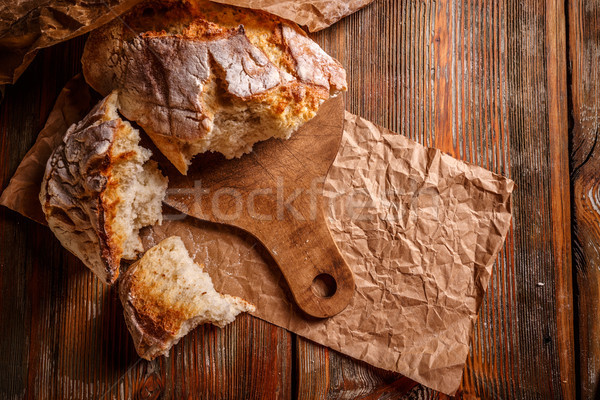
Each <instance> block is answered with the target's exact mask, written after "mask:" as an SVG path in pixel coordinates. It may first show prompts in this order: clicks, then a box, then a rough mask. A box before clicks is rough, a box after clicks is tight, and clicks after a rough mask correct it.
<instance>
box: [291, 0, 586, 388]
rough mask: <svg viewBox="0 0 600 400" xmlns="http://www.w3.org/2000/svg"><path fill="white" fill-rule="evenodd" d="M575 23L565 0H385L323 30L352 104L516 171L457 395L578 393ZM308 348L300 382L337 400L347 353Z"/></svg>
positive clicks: (423, 138)
mask: <svg viewBox="0 0 600 400" xmlns="http://www.w3.org/2000/svg"><path fill="white" fill-rule="evenodd" d="M564 21H565V17H564V7H563V5H562V3H561V2H558V1H544V0H537V1H532V2H527V3H526V4H524V3H523V2H520V1H514V0H506V1H497V2H485V1H462V2H455V1H447V0H442V1H436V2H433V1H411V0H404V1H394V0H387V1H386V0H380V1H377V2H375V3H374V4H373V5H371V6H369V7H368V8H367V9H365V10H362V11H361V12H359V13H357V14H355V15H352V16H350V17H348V18H347V19H345V20H343V21H341V22H340V23H338V24H337V26H342V27H343V30H342V32H339V31H338V30H336V29H333V30H327V31H324V32H321V33H319V34H316V35H314V37H315V38H316V39H317V41H318V42H319V43H320V44H321V45H322V46H323V47H324V48H325V49H326V50H328V51H329V52H330V53H332V54H335V55H336V57H338V59H340V60H341V61H342V63H343V64H344V65H345V66H346V68H347V70H348V76H349V78H350V88H349V92H348V94H347V96H346V106H347V109H348V110H349V111H351V112H353V113H356V114H359V115H361V116H364V117H366V118H368V119H370V120H372V121H374V122H376V123H378V124H380V125H383V126H385V127H388V128H390V129H392V130H395V131H397V132H401V133H403V134H405V135H407V136H408V137H410V138H412V139H414V140H416V141H418V142H420V143H422V144H424V145H427V146H436V147H438V148H441V149H443V150H444V151H447V152H448V153H450V154H452V155H454V156H455V157H458V158H461V159H463V160H465V161H468V162H472V163H475V164H478V165H481V166H483V167H486V168H488V169H491V170H492V171H495V172H498V173H501V174H504V175H506V176H509V177H512V178H513V179H514V180H515V181H516V182H517V191H516V194H515V197H514V226H513V229H512V230H511V231H510V232H509V235H508V237H507V241H506V246H505V248H504V249H503V250H502V252H501V253H500V254H499V256H498V259H497V262H496V265H495V267H494V274H493V276H492V279H491V281H490V287H489V290H488V294H487V296H486V297H485V299H484V301H483V304H482V309H481V312H480V317H479V320H478V321H477V323H476V325H475V333H474V338H473V342H472V351H471V355H470V357H469V359H468V360H467V367H466V369H465V376H464V380H463V384H462V387H461V390H460V392H459V396H458V397H465V398H467V397H469V398H470V397H473V396H475V397H482V398H511V397H517V398H519V397H534V396H535V397H537V396H540V397H548V396H550V397H563V398H574V396H575V376H574V351H573V342H574V339H573V337H574V336H573V320H572V314H571V310H572V299H573V297H572V296H573V293H572V284H571V261H570V254H571V251H570V232H569V207H570V205H569V196H568V193H569V181H568V159H567V158H566V157H567V155H568V141H567V140H568V136H567V135H568V132H567V129H566V128H567V125H566V123H567V121H568V120H567V117H568V110H567V108H566V107H567V101H566V100H567V99H566V75H565V73H566V60H565V57H564V54H565V38H566V35H565V26H564ZM297 349H298V350H297V351H298V358H299V361H298V363H299V365H300V366H301V367H300V368H299V371H298V372H299V382H300V383H299V385H300V386H302V385H306V386H310V387H317V388H319V389H318V391H316V392H317V393H325V395H327V396H329V397H332V398H334V397H336V396H337V395H338V393H337V392H336V393H335V395H334V394H333V392H332V390H331V389H328V391H327V392H323V390H324V389H323V387H322V385H331V376H332V371H334V370H335V369H336V368H339V367H338V365H339V364H340V359H343V358H344V357H343V356H340V355H339V354H337V353H334V352H325V353H324V350H323V349H322V348H321V347H320V346H317V345H314V344H312V343H304V342H303V341H302V339H299V340H298V346H297ZM333 365H335V367H334V366H333ZM302 366H306V367H304V368H303V367H302ZM308 366H313V367H312V368H309V367H308ZM314 369H317V370H320V371H324V372H323V373H320V374H316V373H314ZM365 373H371V374H377V372H366V371H365V370H362V369H358V370H357V371H356V372H355V375H353V374H352V372H347V373H346V374H345V375H344V376H345V378H344V379H346V380H348V381H349V382H352V381H354V380H356V379H358V378H357V376H358V375H360V374H365ZM372 379H380V380H381V382H383V381H385V379H388V377H384V376H383V375H379V377H378V378H372ZM387 384H388V385H389V384H390V383H389V382H388V383H387ZM336 386H337V387H339V386H343V384H339V383H337V384H336ZM371 390H373V391H374V392H376V391H377V389H375V388H373V389H371ZM412 395H414V396H417V397H418V398H436V397H439V394H437V393H434V392H432V391H430V390H427V389H425V388H420V389H419V387H417V388H416V389H415V391H414V393H413V394H412ZM412 395H411V396H412ZM400 397H403V395H402V394H400V393H397V394H396V396H395V398H400Z"/></svg>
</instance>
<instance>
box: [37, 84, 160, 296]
mask: <svg viewBox="0 0 600 400" xmlns="http://www.w3.org/2000/svg"><path fill="white" fill-rule="evenodd" d="M139 141H140V135H139V132H138V130H137V129H134V128H133V127H132V126H131V125H130V124H129V122H127V121H125V120H123V119H121V118H120V117H119V115H118V113H117V95H116V93H113V94H110V95H109V96H108V97H106V98H105V99H104V100H102V101H101V102H100V103H99V104H98V105H97V106H96V107H95V108H94V109H93V110H92V111H91V112H90V113H89V114H88V115H87V116H86V117H85V118H84V119H83V120H82V121H81V122H79V123H78V124H74V125H72V126H71V127H70V128H69V130H68V131H67V133H66V134H65V137H64V139H63V142H62V144H61V145H60V146H58V147H57V148H56V150H55V151H54V152H53V153H52V155H51V156H50V159H49V160H48V163H47V165H46V171H45V174H44V178H43V181H42V187H41V192H40V202H41V204H42V209H43V211H44V214H45V215H46V219H47V221H48V225H49V226H50V229H51V230H52V231H53V232H54V234H55V235H56V236H57V237H58V239H59V240H60V242H61V243H62V245H63V246H64V247H65V248H67V249H68V250H69V251H71V252H72V253H73V254H75V255H76V256H77V257H78V258H79V259H80V260H81V261H83V263H84V264H85V265H86V266H87V267H88V268H90V269H91V270H92V271H93V272H94V273H95V274H96V275H97V276H98V278H100V279H101V280H102V281H103V282H105V283H108V284H111V283H113V282H115V280H116V279H117V277H118V276H119V265H120V261H121V259H122V258H124V259H130V260H133V259H135V258H137V255H138V253H140V252H141V251H143V247H142V242H141V240H140V237H139V230H140V229H141V228H142V227H144V226H147V225H153V224H156V223H161V221H162V212H161V211H162V200H163V198H164V196H165V192H166V189H167V178H165V177H164V176H163V175H162V174H161V172H160V171H159V169H158V166H157V164H156V163H155V162H154V161H150V160H149V159H150V156H151V155H152V152H151V151H150V150H148V149H145V148H143V147H141V146H139V145H138V143H139Z"/></svg>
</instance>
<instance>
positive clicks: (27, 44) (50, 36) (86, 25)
mask: <svg viewBox="0 0 600 400" xmlns="http://www.w3.org/2000/svg"><path fill="white" fill-rule="evenodd" d="M215 1H216V2H217V3H225V4H231V5H236V6H241V7H251V8H254V9H257V10H265V11H269V12H271V13H273V14H276V15H279V16H280V17H283V18H286V19H289V20H291V21H294V22H296V23H298V24H300V25H303V26H306V27H307V28H308V29H309V30H310V31H311V32H314V31H318V30H320V29H323V28H326V27H328V26H330V25H332V24H333V23H335V22H337V21H338V20H340V19H341V18H343V17H345V16H346V15H348V14H351V13H353V12H354V11H356V10H358V9H359V8H362V7H364V6H365V5H367V4H369V3H371V2H372V1H373V0H215ZM139 2H141V0H93V1H88V0H75V1H72V0H16V1H15V0H0V85H2V84H6V83H14V82H16V81H17V79H18V78H19V76H20V75H21V74H22V73H23V71H25V68H27V66H28V65H29V64H30V63H31V62H32V61H33V59H34V57H35V55H36V53H37V51H38V50H39V49H41V48H44V47H49V46H52V45H54V44H57V43H60V42H63V41H65V40H69V39H72V38H74V37H76V36H79V35H83V34H84V33H87V32H89V31H91V30H93V29H96V28H97V27H99V26H101V25H103V24H105V23H107V22H109V21H111V20H112V19H113V18H116V17H117V16H119V15H121V14H122V13H123V12H125V11H127V10H128V9H130V8H131V7H133V6H134V5H136V4H137V3H139Z"/></svg>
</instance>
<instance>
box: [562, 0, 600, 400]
mask: <svg viewBox="0 0 600 400" xmlns="http://www.w3.org/2000/svg"><path fill="white" fill-rule="evenodd" d="M568 4H569V8H568V17H569V19H568V24H569V64H570V66H571V101H572V104H571V105H572V114H571V115H572V117H573V126H572V131H571V135H572V138H571V178H572V182H573V189H572V190H573V193H572V196H571V198H572V199H573V266H574V268H575V271H576V280H577V282H576V286H577V292H578V302H577V318H578V353H579V378H580V382H579V390H580V394H581V398H582V399H597V398H598V395H599V393H600V340H598V332H600V307H599V306H598V302H599V299H600V270H599V269H598V267H599V266H600V1H598V0H572V1H569V2H568Z"/></svg>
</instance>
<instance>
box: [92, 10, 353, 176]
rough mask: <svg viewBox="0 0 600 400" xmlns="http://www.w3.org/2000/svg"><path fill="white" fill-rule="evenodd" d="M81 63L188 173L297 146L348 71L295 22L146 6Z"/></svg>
mask: <svg viewBox="0 0 600 400" xmlns="http://www.w3.org/2000/svg"><path fill="white" fill-rule="evenodd" d="M82 63H83V71H84V75H85V79H86V81H87V82H88V83H89V84H90V85H91V86H92V87H93V88H94V89H96V90H97V91H99V92H100V93H102V94H107V93H109V92H111V91H112V90H118V91H119V98H120V104H121V112H122V113H123V115H124V116H125V117H127V118H128V119H130V120H134V121H136V122H137V123H138V124H139V125H140V126H141V127H142V128H144V130H145V131H146V133H148V135H149V136H150V137H151V138H152V140H153V141H154V142H155V144H156V145H157V147H158V148H159V149H160V150H161V151H162V152H163V153H164V154H165V155H166V156H167V158H169V160H170V161H171V162H172V163H173V164H174V165H175V167H177V169H179V171H181V172H182V173H184V174H185V173H186V172H187V168H188V165H189V164H190V162H191V159H192V157H193V156H194V155H195V154H198V153H203V152H207V151H214V152H220V153H222V154H224V155H225V156H226V157H227V158H233V157H239V156H241V155H242V154H244V153H248V152H250V151H251V150H252V146H253V144H254V143H256V142H258V141H261V140H265V139H268V138H271V137H275V138H283V139H286V138H289V137H290V135H291V134H292V133H293V132H294V131H296V130H297V129H298V128H299V127H300V126H301V125H302V124H304V123H305V122H306V121H308V120H310V119H311V118H313V117H314V116H315V115H316V113H317V111H318V109H319V106H320V105H321V104H322V103H323V101H325V100H326V99H327V98H329V97H330V96H335V95H337V94H338V93H340V92H341V91H344V90H346V86H347V85H346V72H345V71H344V68H343V67H342V66H341V65H340V63H339V62H337V61H336V60H334V59H333V58H332V57H330V56H329V55H328V54H327V53H325V52H324V51H323V49H321V48H320V47H319V46H318V45H317V44H316V43H315V42H313V41H312V40H311V39H310V38H309V37H308V36H307V35H306V34H305V33H304V31H302V30H301V29H300V28H299V27H298V26H297V25H295V24H294V23H292V22H289V21H286V20H283V19H281V18H279V17H276V16H273V15H271V14H268V13H265V12H260V11H254V10H250V9H244V8H237V7H232V6H227V5H222V4H217V3H212V2H210V1H207V0H190V1H163V2H156V1H151V2H145V3H142V4H141V5H140V6H138V7H137V8H135V9H134V10H133V11H131V12H130V13H129V14H127V15H125V16H124V17H123V20H122V21H121V20H120V19H115V21H113V22H112V23H109V24H108V25H105V26H104V27H102V28H100V29H98V30H96V31H94V32H92V34H91V35H90V37H89V39H88V41H87V43H86V46H85V49H84V54H83V58H82Z"/></svg>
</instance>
